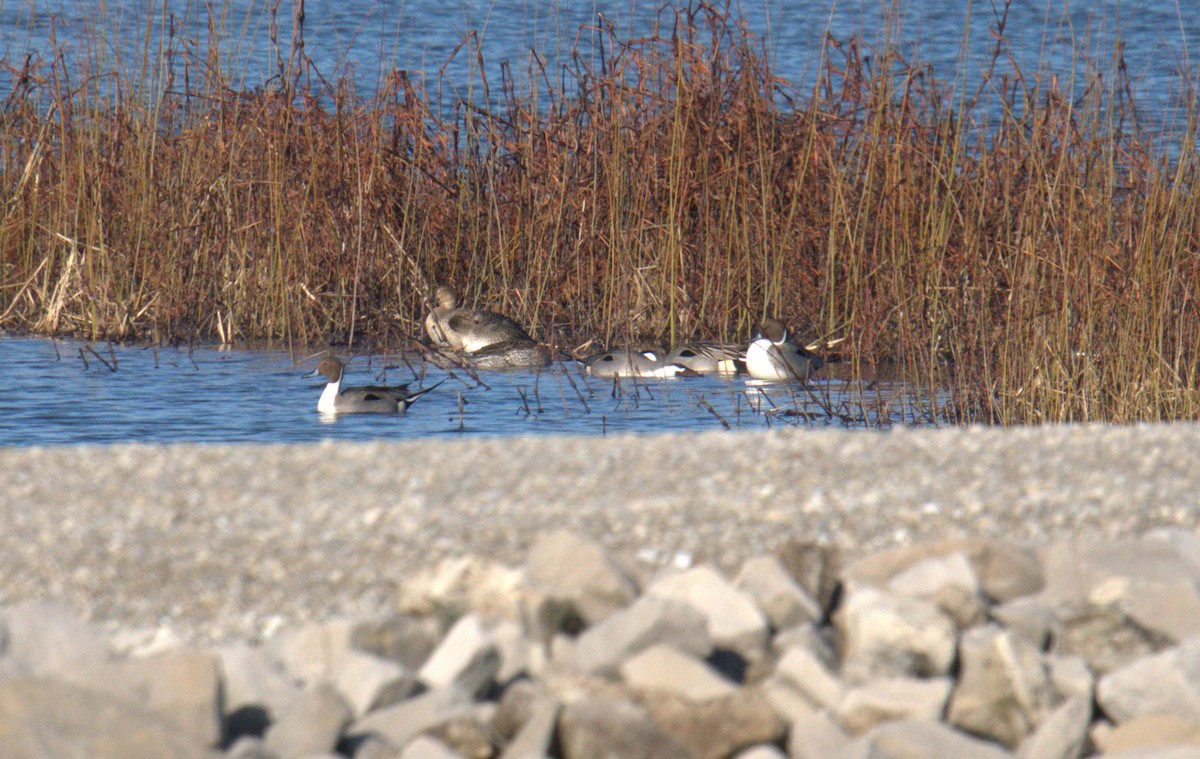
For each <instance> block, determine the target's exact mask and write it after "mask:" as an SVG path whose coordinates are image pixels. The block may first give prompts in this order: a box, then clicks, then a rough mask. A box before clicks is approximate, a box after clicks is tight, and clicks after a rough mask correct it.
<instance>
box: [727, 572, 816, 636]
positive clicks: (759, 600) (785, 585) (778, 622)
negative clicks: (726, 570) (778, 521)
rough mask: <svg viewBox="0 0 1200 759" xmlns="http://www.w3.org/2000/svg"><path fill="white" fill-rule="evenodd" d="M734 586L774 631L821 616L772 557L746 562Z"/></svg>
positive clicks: (813, 604) (809, 599)
mask: <svg viewBox="0 0 1200 759" xmlns="http://www.w3.org/2000/svg"><path fill="white" fill-rule="evenodd" d="M733 584H734V587H736V588H737V589H738V590H740V591H742V592H743V593H745V594H746V595H748V596H749V597H750V598H752V599H753V600H754V602H755V603H756V604H757V605H758V608H759V609H761V610H762V612H763V614H765V615H766V617H767V620H768V621H769V622H770V624H771V627H772V628H773V629H775V630H786V629H788V628H791V627H795V626H797V625H801V624H804V623H806V622H820V621H821V618H822V616H823V615H824V612H823V610H822V609H821V606H820V604H818V603H817V601H816V600H815V599H814V598H813V597H812V596H811V595H809V594H808V592H807V591H806V590H804V588H802V587H800V584H799V583H797V582H796V581H795V580H794V579H793V578H792V576H791V575H790V574H788V572H787V570H786V569H784V568H783V564H782V563H781V562H780V561H779V560H778V559H776V558H775V557H773V556H755V557H753V558H751V559H749V560H748V561H746V563H744V564H743V565H742V570H741V572H739V573H738V575H737V577H736V578H734V581H733Z"/></svg>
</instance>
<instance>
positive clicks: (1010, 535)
mask: <svg viewBox="0 0 1200 759" xmlns="http://www.w3.org/2000/svg"><path fill="white" fill-rule="evenodd" d="M1195 472H1200V426H1198V425H1196V424H1188V423H1179V424H1166V425H1136V426H1122V427H1114V426H1107V425H1086V426H1084V425H1078V426H1075V425H1071V426H1057V427H1039V428H1012V429H996V428H979V427H976V428H954V429H922V430H908V429H897V430H893V431H891V432H883V433H879V432H847V431H839V430H817V431H811V430H777V431H770V432H739V433H735V434H730V433H725V432H712V433H699V434H668V435H661V436H628V437H609V438H533V437H529V438H496V439H474V440H460V441H416V442H387V443H383V442H375V443H320V444H310V445H169V446H157V445H138V444H129V445H115V446H77V447H61V448H3V449H0V482H3V483H4V486H3V489H2V491H0V519H3V523H4V524H5V525H6V529H5V530H4V531H3V532H2V533H0V588H3V597H2V598H0V603H2V604H12V603H14V602H17V601H20V600H24V599H52V600H60V601H64V602H67V603H69V604H71V605H72V606H74V607H75V608H77V609H79V610H80V611H81V612H82V613H83V614H84V615H85V616H87V617H88V618H90V619H92V620H93V621H96V622H99V623H101V624H104V625H107V626H118V627H122V628H135V629H155V628H158V629H163V628H166V629H169V630H171V631H172V632H173V633H175V634H178V635H180V636H181V637H183V638H184V639H187V640H194V641H209V642H212V641H220V640H228V639H231V638H249V639H257V638H259V637H261V636H263V635H264V634H268V633H269V632H270V630H272V629H275V628H277V627H279V626H280V625H287V626H295V625H298V624H301V623H304V622H308V621H313V620H318V619H328V618H333V617H338V616H354V617H360V616H370V615H378V614H381V613H387V612H388V611H389V610H394V609H395V607H396V604H397V595H398V591H399V589H400V588H401V587H402V586H403V585H404V584H405V583H406V582H407V581H409V580H410V579H411V578H412V577H413V576H414V575H415V574H416V573H418V572H420V571H422V570H432V569H433V568H435V567H436V565H437V564H438V563H439V562H440V561H442V560H443V559H451V558H459V557H464V556H474V557H479V558H484V559H487V560H491V561H495V562H498V563H501V564H505V565H509V566H517V565H519V563H520V562H521V560H522V558H523V557H524V556H525V555H526V552H527V551H528V549H529V547H530V545H531V544H532V542H533V541H534V539H535V538H536V536H537V535H538V534H539V533H540V532H542V531H545V530H550V529H558V528H565V529H568V530H572V531H575V532H577V533H580V534H582V535H585V536H589V537H591V538H593V539H595V540H597V541H599V542H600V543H601V544H603V545H604V546H605V548H606V549H607V550H609V551H610V552H612V554H613V555H614V556H616V557H618V558H619V559H620V560H621V561H623V562H624V563H626V564H627V565H629V566H631V567H632V568H633V569H634V570H635V571H638V572H639V573H641V574H644V575H649V574H651V573H653V572H655V571H656V570H657V569H660V568H662V567H664V566H668V565H677V566H678V565H687V564H699V563H708V564H712V565H715V566H718V567H721V568H723V569H726V570H731V569H733V568H736V567H737V566H738V565H740V564H741V563H742V562H743V561H744V560H745V559H747V558H749V557H751V556H755V555H760V554H764V553H769V552H771V551H774V550H776V549H778V548H779V547H780V546H781V545H783V544H785V543H788V542H809V543H818V544H821V545H827V546H831V547H836V548H839V549H840V550H841V551H843V552H844V553H845V554H846V556H847V557H848V558H849V559H853V558H856V557H858V556H862V555H865V554H867V553H869V552H872V551H878V550H880V549H883V548H887V547H891V546H897V545H911V544H914V543H925V542H930V541H937V540H943V539H950V538H958V537H967V536H974V537H984V538H999V539H1006V540H1013V541H1017V542H1021V543H1026V544H1032V545H1035V546H1036V545H1043V544H1046V543H1048V542H1049V541H1052V540H1054V539H1056V538H1061V537H1073V536H1079V535H1081V534H1085V535H1086V534H1093V535H1095V536H1097V537H1101V538H1110V539H1111V538H1118V537H1126V536H1138V535H1142V534H1145V533H1146V532H1148V531H1151V530H1154V529H1156V528H1160V527H1184V528H1187V529H1191V530H1194V529H1195V526H1196V525H1197V524H1200V491H1198V490H1197V488H1196V479H1195V475H1194V473H1195Z"/></svg>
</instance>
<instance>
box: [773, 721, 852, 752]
mask: <svg viewBox="0 0 1200 759" xmlns="http://www.w3.org/2000/svg"><path fill="white" fill-rule="evenodd" d="M849 744H850V736H849V735H847V734H846V732H845V731H844V730H842V728H841V726H840V725H838V723H837V722H834V721H833V718H832V717H830V716H829V715H828V714H826V713H825V712H813V713H812V714H809V715H808V716H806V717H803V718H801V719H798V720H795V721H793V722H792V723H791V729H790V730H789V731H788V744H787V745H788V757H790V759H827V757H832V756H835V755H837V754H838V752H839V751H841V750H842V749H843V748H845V747H846V746H848V745H849Z"/></svg>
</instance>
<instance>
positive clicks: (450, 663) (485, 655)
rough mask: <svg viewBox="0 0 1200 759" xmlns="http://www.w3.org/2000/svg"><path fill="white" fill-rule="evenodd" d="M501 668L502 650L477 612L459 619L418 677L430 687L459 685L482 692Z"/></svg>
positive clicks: (461, 687) (477, 692)
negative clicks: (498, 647) (497, 647)
mask: <svg viewBox="0 0 1200 759" xmlns="http://www.w3.org/2000/svg"><path fill="white" fill-rule="evenodd" d="M499 670H500V653H499V651H498V650H497V649H496V644H495V643H494V642H493V641H492V637H491V634H490V633H489V632H488V631H487V629H486V628H485V627H484V626H483V620H482V619H481V618H480V617H479V615H478V614H468V615H466V616H464V617H462V618H461V619H459V620H458V622H456V623H455V624H454V626H453V627H451V628H450V631H449V632H448V633H447V634H446V637H445V638H443V639H442V642H441V643H440V644H439V645H438V647H437V648H436V649H434V652H433V653H432V654H431V655H430V657H429V660H428V661H426V662H425V666H423V667H421V671H420V672H419V673H418V677H419V679H420V680H421V682H423V683H425V684H426V685H427V686H429V687H430V688H435V689H436V688H445V687H448V686H451V685H453V686H456V687H458V688H459V689H460V690H463V691H465V692H467V693H470V694H473V695H475V694H480V693H482V692H483V691H484V690H486V689H487V688H488V687H489V686H490V685H492V683H493V682H494V681H495V677H496V673H497V672H498V671H499Z"/></svg>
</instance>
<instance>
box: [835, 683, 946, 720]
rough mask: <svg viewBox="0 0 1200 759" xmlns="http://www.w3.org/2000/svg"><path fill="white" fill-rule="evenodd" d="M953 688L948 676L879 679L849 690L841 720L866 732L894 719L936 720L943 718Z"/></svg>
mask: <svg viewBox="0 0 1200 759" xmlns="http://www.w3.org/2000/svg"><path fill="white" fill-rule="evenodd" d="M952 687H953V683H952V682H951V680H950V678H948V677H936V678H932V679H929V680H917V679H914V678H910V677H892V678H884V679H881V680H875V681H873V682H869V683H866V684H864V685H860V686H859V687H857V688H853V689H851V690H849V691H847V692H846V695H845V697H843V698H842V701H841V703H840V704H838V707H837V719H838V722H839V723H841V725H842V727H844V728H846V730H848V731H849V732H851V733H862V732H865V731H867V730H870V729H871V728H873V727H875V726H876V725H878V724H880V723H882V722H889V721H891V720H899V719H921V720H935V721H936V720H939V719H941V717H942V712H943V711H944V710H945V708H946V699H948V698H949V697H950V689H951V688H952Z"/></svg>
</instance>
